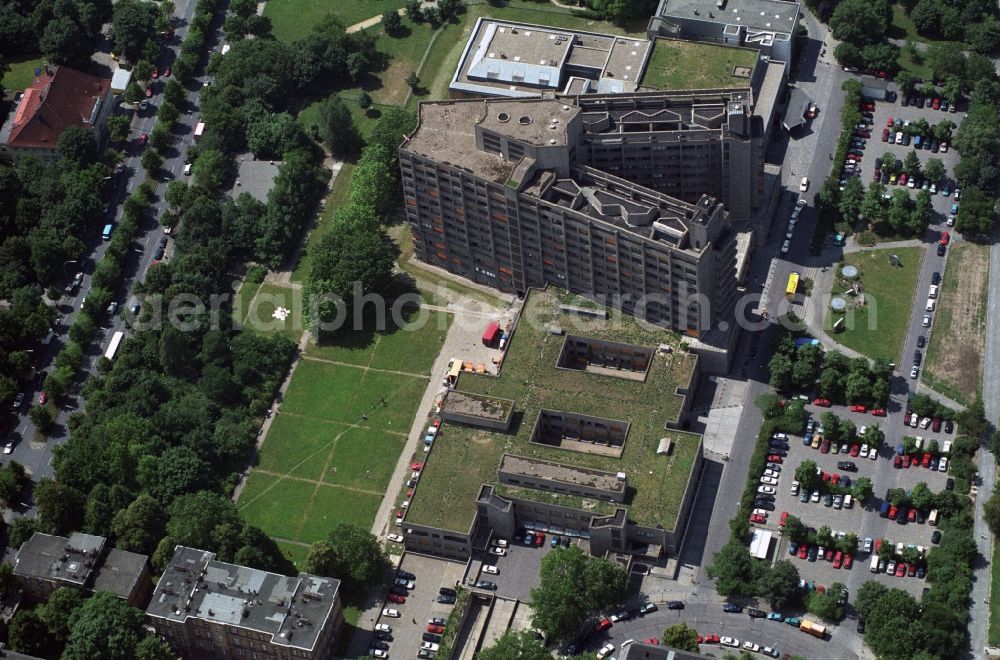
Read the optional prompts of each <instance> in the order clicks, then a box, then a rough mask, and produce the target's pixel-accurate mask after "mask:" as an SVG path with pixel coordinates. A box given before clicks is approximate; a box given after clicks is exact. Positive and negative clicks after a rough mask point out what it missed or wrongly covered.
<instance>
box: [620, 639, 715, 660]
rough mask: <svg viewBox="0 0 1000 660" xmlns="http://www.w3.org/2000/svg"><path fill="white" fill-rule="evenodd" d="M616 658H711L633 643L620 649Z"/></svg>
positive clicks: (689, 659) (627, 659)
mask: <svg viewBox="0 0 1000 660" xmlns="http://www.w3.org/2000/svg"><path fill="white" fill-rule="evenodd" d="M618 657H619V659H620V660H703V659H704V658H711V657H712V656H710V655H703V654H701V653H691V652H690V651H682V650H680V649H675V648H673V647H670V646H659V645H654V644H645V643H641V642H635V643H632V644H629V645H628V646H626V647H624V648H622V651H621V653H620V654H618Z"/></svg>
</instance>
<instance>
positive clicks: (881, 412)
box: [871, 408, 885, 417]
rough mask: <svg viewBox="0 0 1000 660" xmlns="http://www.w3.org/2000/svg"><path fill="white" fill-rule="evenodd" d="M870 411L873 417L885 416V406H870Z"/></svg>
mask: <svg viewBox="0 0 1000 660" xmlns="http://www.w3.org/2000/svg"><path fill="white" fill-rule="evenodd" d="M871 413H872V416H873V417H885V408H872V410H871Z"/></svg>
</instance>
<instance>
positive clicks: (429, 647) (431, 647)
mask: <svg viewBox="0 0 1000 660" xmlns="http://www.w3.org/2000/svg"><path fill="white" fill-rule="evenodd" d="M420 648H422V649H424V650H425V651H434V652H435V653H436V652H437V650H438V649H439V648H441V647H440V646H438V645H437V644H435V643H434V642H421V644H420Z"/></svg>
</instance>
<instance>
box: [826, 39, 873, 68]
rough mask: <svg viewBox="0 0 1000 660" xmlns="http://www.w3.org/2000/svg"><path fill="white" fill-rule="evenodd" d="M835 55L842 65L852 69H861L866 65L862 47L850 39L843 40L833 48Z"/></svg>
mask: <svg viewBox="0 0 1000 660" xmlns="http://www.w3.org/2000/svg"><path fill="white" fill-rule="evenodd" d="M833 56H834V57H835V58H836V59H837V62H838V63H839V64H840V65H841V66H845V67H848V68H852V69H860V68H862V67H863V66H865V58H864V56H863V55H862V53H861V49H860V48H858V47H857V46H855V45H854V44H852V43H851V42H849V41H841V42H840V43H839V44H837V47H836V48H834V49H833Z"/></svg>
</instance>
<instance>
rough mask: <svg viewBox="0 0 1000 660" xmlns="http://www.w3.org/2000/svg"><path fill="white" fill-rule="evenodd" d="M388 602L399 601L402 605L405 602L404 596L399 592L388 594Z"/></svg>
mask: <svg viewBox="0 0 1000 660" xmlns="http://www.w3.org/2000/svg"><path fill="white" fill-rule="evenodd" d="M389 602H390V603H399V604H400V605H402V604H403V603H405V602H406V596H400V595H399V594H389Z"/></svg>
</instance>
